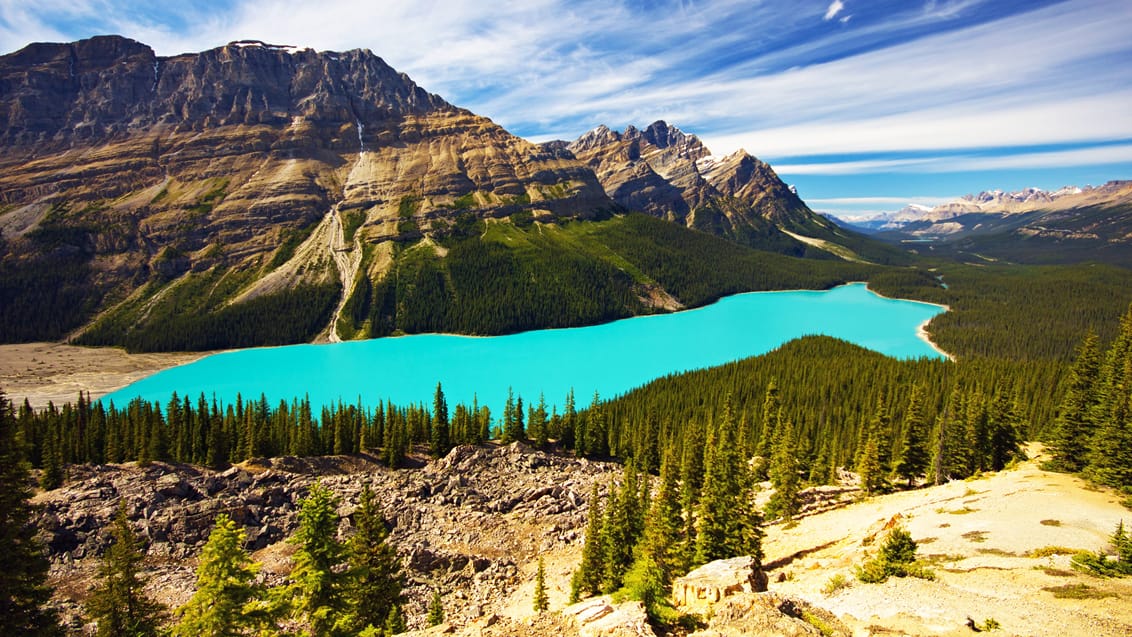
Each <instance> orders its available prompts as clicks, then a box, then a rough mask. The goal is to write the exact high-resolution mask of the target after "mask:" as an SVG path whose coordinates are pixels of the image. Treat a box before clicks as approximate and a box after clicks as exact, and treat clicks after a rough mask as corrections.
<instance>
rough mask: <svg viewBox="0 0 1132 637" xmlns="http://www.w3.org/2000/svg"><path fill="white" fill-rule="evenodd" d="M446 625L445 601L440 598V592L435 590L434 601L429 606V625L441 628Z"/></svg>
mask: <svg viewBox="0 0 1132 637" xmlns="http://www.w3.org/2000/svg"><path fill="white" fill-rule="evenodd" d="M443 623H444V599H443V598H441V597H440V590H439V589H433V591H432V600H431V601H430V602H429V604H428V625H429V626H439V625H440V624H443Z"/></svg>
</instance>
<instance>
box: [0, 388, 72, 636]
mask: <svg viewBox="0 0 1132 637" xmlns="http://www.w3.org/2000/svg"><path fill="white" fill-rule="evenodd" d="M17 429H18V424H17V422H16V418H15V415H14V413H13V412H12V403H11V402H9V401H8V399H7V397H6V396H5V395H4V394H3V392H0V555H2V556H3V560H4V566H3V568H0V635H28V636H32V637H47V636H55V635H62V634H63V631H62V628H61V627H60V626H59V620H58V619H57V617H56V615H55V612H54V611H52V610H50V609H49V608H48V607H47V603H48V602H49V601H50V599H51V589H50V588H48V586H47V568H48V562H47V558H46V557H44V555H43V549H42V547H41V546H40V545H39V543H38V542H37V541H36V539H35V531H36V530H35V527H34V526H33V525H32V524H31V518H32V515H31V513H32V508H31V505H30V504H29V503H28V499H29V498H30V497H31V489H30V488H29V486H28V479H29V477H28V468H27V464H26V462H25V460H24V458H25V453H26V448H25V445H24V442H23V440H22V439H21V436H20V434H19V432H18V431H17Z"/></svg>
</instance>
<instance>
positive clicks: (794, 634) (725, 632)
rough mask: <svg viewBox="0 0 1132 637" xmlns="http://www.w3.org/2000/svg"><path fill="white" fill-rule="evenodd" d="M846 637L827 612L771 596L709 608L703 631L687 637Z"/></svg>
mask: <svg viewBox="0 0 1132 637" xmlns="http://www.w3.org/2000/svg"><path fill="white" fill-rule="evenodd" d="M810 635H814V636H818V635H824V636H825V637H850V636H851V635H852V632H851V631H850V630H849V629H848V628H847V627H846V626H845V625H844V624H843V623H841V621H840V620H838V619H837V617H836V616H834V615H833V614H832V613H830V612H829V611H826V610H823V609H820V608H817V607H815V606H812V605H810V604H808V603H806V602H803V601H801V600H797V599H793V598H789V597H782V596H779V595H776V594H774V593H740V594H738V595H732V596H730V597H728V598H726V599H724V600H723V601H721V602H719V603H718V604H715V605H714V606H712V613H711V618H710V619H709V620H708V626H707V628H705V629H702V630H699V631H696V632H694V633H692V634H691V635H690V636H689V637H808V636H810Z"/></svg>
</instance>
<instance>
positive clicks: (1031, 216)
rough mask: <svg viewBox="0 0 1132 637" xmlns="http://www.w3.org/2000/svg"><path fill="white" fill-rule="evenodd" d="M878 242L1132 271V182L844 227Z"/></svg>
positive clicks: (1004, 197)
mask: <svg viewBox="0 0 1132 637" xmlns="http://www.w3.org/2000/svg"><path fill="white" fill-rule="evenodd" d="M841 223H842V224H843V225H845V226H846V227H849V228H853V229H855V230H858V231H861V232H865V233H868V234H870V235H871V236H873V237H875V238H878V239H883V240H888V241H893V242H898V243H903V244H919V245H921V247H924V246H926V247H927V248H928V249H929V250H930V251H932V252H934V253H936V254H945V255H950V256H955V257H959V258H961V259H970V258H976V259H984V258H992V259H1002V260H1008V261H1016V262H1021V263H1066V262H1075V261H1105V262H1111V263H1116V264H1120V265H1125V266H1128V265H1132V181H1127V180H1125V181H1110V182H1108V183H1105V184H1103V185H1101V186H1085V187H1077V186H1066V187H1064V188H1059V189H1057V190H1054V191H1046V190H1042V189H1040V188H1026V189H1024V190H1020V191H1016V192H1004V191H1002V190H993V191H987V192H981V193H979V194H977V195H966V196H964V197H961V198H959V199H956V200H954V201H950V202H947V203H944V204H941V205H938V206H935V207H928V206H920V205H909V206H907V207H905V208H903V209H901V210H899V211H896V212H892V213H883V214H880V215H876V216H872V217H867V218H853V219H847V220H845V221H842V222H841Z"/></svg>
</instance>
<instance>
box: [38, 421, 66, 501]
mask: <svg viewBox="0 0 1132 637" xmlns="http://www.w3.org/2000/svg"><path fill="white" fill-rule="evenodd" d="M61 446H62V444H61V443H60V442H59V440H58V436H57V434H56V433H55V432H53V431H48V432H47V435H46V436H44V437H43V471H42V472H41V473H40V475H39V486H40V487H41V488H42V489H43V490H44V491H50V490H52V489H58V488H59V487H61V486H63V478H64V471H63V450H62V449H60V447H61Z"/></svg>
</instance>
